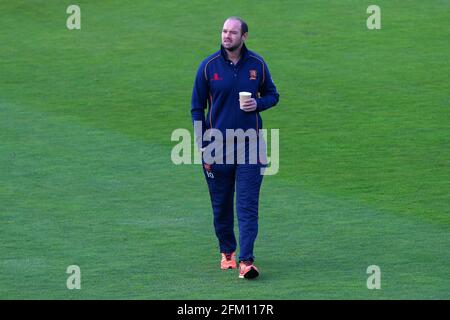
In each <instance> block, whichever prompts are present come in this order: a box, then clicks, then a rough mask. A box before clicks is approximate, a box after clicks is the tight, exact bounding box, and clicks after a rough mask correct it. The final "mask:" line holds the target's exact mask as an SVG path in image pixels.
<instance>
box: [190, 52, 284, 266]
mask: <svg viewBox="0 0 450 320" xmlns="http://www.w3.org/2000/svg"><path fill="white" fill-rule="evenodd" d="M240 91H248V92H251V93H252V97H253V98H255V99H256V101H257V109H256V111H254V112H245V111H243V110H241V109H240V107H239V92H240ZM278 98H279V95H278V93H277V90H276V87H275V85H274V83H273V81H272V77H271V76H270V72H269V69H268V67H267V65H266V63H265V62H264V60H263V59H262V58H261V57H260V56H259V55H257V54H256V53H254V52H252V51H250V50H248V49H247V48H246V46H245V44H244V45H243V47H242V55H241V58H240V60H239V61H238V63H237V64H236V65H234V64H233V62H231V61H230V60H228V57H227V54H226V51H225V49H223V47H221V49H220V50H219V51H217V52H216V53H214V54H212V55H210V56H209V57H207V58H206V59H205V60H203V62H202V63H201V64H200V67H199V69H198V71H197V75H196V78H195V84H194V89H193V92H192V104H191V115H192V121H201V123H202V129H203V133H204V132H205V131H206V130H207V129H210V128H214V129H218V130H220V131H221V132H222V135H223V137H224V138H225V135H226V131H225V130H226V129H243V130H244V131H245V130H247V129H255V130H256V131H258V130H259V129H261V128H262V119H261V116H260V115H259V113H260V112H261V111H264V110H266V109H268V108H270V107H272V106H274V105H276V104H277V102H278ZM207 106H209V108H208V112H207V115H206V118H205V112H204V111H205V109H206V108H207ZM208 143H209V142H203V144H202V146H203V147H205V146H206V145H207V144H208ZM224 149H225V146H224ZM246 151H248V148H246ZM226 152H230V150H226V151H225V153H226ZM233 152H234V151H233ZM258 157H259V156H258ZM224 159H225V157H224ZM246 159H247V160H248V155H246ZM262 166H263V164H261V163H260V162H259V161H258V163H257V164H249V163H248V161H247V162H246V163H244V164H236V162H234V163H233V164H229V163H226V161H223V164H217V163H215V164H212V165H211V166H210V167H209V168H208V167H207V166H206V167H205V166H204V167H203V171H204V174H205V178H206V181H207V184H208V189H209V194H210V197H211V203H212V208H213V213H214V227H215V232H216V236H217V238H218V240H219V247H220V251H221V252H224V253H231V252H234V251H235V250H236V246H237V243H236V238H235V235H234V213H233V207H234V205H233V202H234V192H235V189H236V210H237V218H238V227H239V245H240V254H239V260H241V261H242V260H254V255H253V246H254V242H255V239H256V236H257V233H258V199H259V191H260V187H261V183H262V177H263V175H261V167H262ZM207 168H208V169H209V170H207Z"/></svg>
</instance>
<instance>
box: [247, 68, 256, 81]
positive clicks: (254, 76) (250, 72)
mask: <svg viewBox="0 0 450 320" xmlns="http://www.w3.org/2000/svg"><path fill="white" fill-rule="evenodd" d="M257 75H258V74H257V73H256V70H250V71H249V76H250V80H256V78H257Z"/></svg>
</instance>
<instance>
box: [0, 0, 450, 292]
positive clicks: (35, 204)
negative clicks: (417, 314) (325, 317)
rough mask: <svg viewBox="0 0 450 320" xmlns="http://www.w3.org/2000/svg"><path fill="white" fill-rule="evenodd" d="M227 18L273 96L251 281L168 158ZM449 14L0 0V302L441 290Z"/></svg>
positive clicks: (187, 171)
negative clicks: (223, 250)
mask: <svg viewBox="0 0 450 320" xmlns="http://www.w3.org/2000/svg"><path fill="white" fill-rule="evenodd" d="M70 4H78V5H79V6H80V7H81V30H72V31H69V30H68V29H67V28H66V19H67V17H68V14H66V8H67V7H68V6H69V5H70ZM370 4H377V5H379V6H380V7H381V17H382V20H381V21H382V22H381V23H382V29H381V30H368V29H367V27H366V19H367V17H368V16H369V14H367V13H366V9H367V7H368V6H369V5H370ZM231 15H239V16H242V17H243V18H244V19H246V20H247V22H248V24H249V28H250V34H249V40H248V41H247V45H248V47H249V48H250V49H252V50H254V51H256V52H258V53H259V54H261V55H262V56H263V57H264V58H265V59H266V61H267V63H268V65H269V67H270V69H271V73H272V76H273V79H274V81H275V83H276V85H277V87H278V90H279V92H280V96H281V97H280V103H279V105H278V106H276V107H275V108H273V109H271V110H269V111H266V112H264V113H263V114H262V116H263V119H264V125H265V127H266V128H268V129H270V128H279V129H280V149H281V151H280V172H279V173H278V174H277V175H275V176H269V177H265V178H264V182H263V188H262V191H261V201H260V232H259V236H258V240H257V242H256V249H255V255H256V259H257V263H258V264H257V265H258V267H259V268H260V269H261V272H262V274H261V277H260V278H259V279H258V280H256V281H243V280H241V279H238V278H237V272H235V271H231V270H229V271H225V272H224V271H221V270H219V268H218V267H219V259H220V256H219V253H218V246H217V241H216V238H215V235H214V232H213V225H212V212H211V206H210V201H209V195H208V192H207V187H206V183H205V181H204V177H203V175H202V173H201V167H200V166H198V165H182V166H175V165H174V164H172V162H171V159H170V154H171V149H172V147H173V146H174V145H175V144H176V143H175V142H171V141H170V137H171V133H172V131H173V130H174V129H177V128H187V129H189V130H191V120H190V98H191V90H192V85H193V79H194V76H195V71H196V69H197V67H198V65H199V63H200V61H201V60H202V59H203V58H204V57H206V56H207V55H209V54H210V53H212V52H214V51H216V50H218V47H219V44H220V38H219V37H220V30H221V26H222V23H223V20H224V19H225V18H226V17H228V16H231ZM449 21H450V2H449V1H448V0H430V1H423V0H410V1H387V0H378V1H376V2H370V1H357V0H342V1H317V0H315V1H312V0H311V1H245V4H243V3H242V1H228V2H226V3H224V2H221V1H208V2H206V1H196V0H194V1H183V2H182V1H146V0H145V1H144V0H137V1H133V2H132V4H126V3H125V2H124V1H118V0H99V1H87V0H79V1H77V2H76V3H73V2H71V1H56V0H47V1H44V0H42V1H38V0H34V1H31V0H30V1H26V0H3V1H2V2H1V3H0V43H1V45H0V239H1V241H0V298H1V299H449V298H450V210H449V207H450V201H449V199H450V192H449V191H450V172H449V165H450V163H449V160H450V152H449V147H450V128H449V125H450V120H449V106H450V102H449V92H450V86H449V74H450V66H449V57H450V46H449V39H450V23H449ZM191 131H192V130H191ZM73 264H75V265H78V266H80V268H81V274H82V278H81V287H82V288H81V290H68V289H67V287H66V279H67V277H68V276H69V275H68V274H66V268H67V267H68V266H69V265H73ZM369 265H378V266H379V267H380V268H381V273H382V275H381V290H368V289H367V287H366V280H367V278H368V276H369V275H368V274H366V269H367V267H368V266H369Z"/></svg>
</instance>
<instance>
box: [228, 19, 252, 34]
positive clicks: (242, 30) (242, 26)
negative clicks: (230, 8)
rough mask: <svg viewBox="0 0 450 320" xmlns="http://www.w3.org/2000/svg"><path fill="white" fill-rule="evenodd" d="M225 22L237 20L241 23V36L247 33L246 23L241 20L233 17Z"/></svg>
mask: <svg viewBox="0 0 450 320" xmlns="http://www.w3.org/2000/svg"><path fill="white" fill-rule="evenodd" d="M227 20H237V21H239V22H240V23H241V35H243V34H244V33H247V32H248V25H247V22H245V21H244V20H242V19H241V18H239V17H235V16H233V17H229V18H228V19H227ZM227 20H225V21H227Z"/></svg>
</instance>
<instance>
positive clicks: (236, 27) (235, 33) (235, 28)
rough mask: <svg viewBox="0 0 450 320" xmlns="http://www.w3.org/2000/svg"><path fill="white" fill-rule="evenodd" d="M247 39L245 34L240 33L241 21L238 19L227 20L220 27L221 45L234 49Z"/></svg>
mask: <svg viewBox="0 0 450 320" xmlns="http://www.w3.org/2000/svg"><path fill="white" fill-rule="evenodd" d="M246 39H247V34H246V33H245V34H242V31H241V22H240V21H238V20H227V21H225V23H224V24H223V28H222V46H223V47H224V48H225V49H227V50H229V51H234V50H236V49H237V48H239V47H240V46H241V44H242V43H243V42H244V41H245V40H246Z"/></svg>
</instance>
